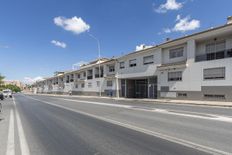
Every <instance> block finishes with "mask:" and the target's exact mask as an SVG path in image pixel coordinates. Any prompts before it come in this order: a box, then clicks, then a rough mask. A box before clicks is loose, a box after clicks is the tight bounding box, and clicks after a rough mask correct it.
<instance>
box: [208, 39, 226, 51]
mask: <svg viewBox="0 0 232 155" xmlns="http://www.w3.org/2000/svg"><path fill="white" fill-rule="evenodd" d="M205 49H206V53H215V52H220V51H224V50H225V49H226V42H225V41H220V42H214V43H210V44H206V47H205Z"/></svg>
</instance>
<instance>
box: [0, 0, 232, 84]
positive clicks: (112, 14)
mask: <svg viewBox="0 0 232 155" xmlns="http://www.w3.org/2000/svg"><path fill="white" fill-rule="evenodd" d="M0 3H1V4H0V54H1V60H0V73H1V74H3V75H5V76H6V78H7V79H19V80H22V81H25V78H26V80H27V81H28V80H29V81H30V80H31V81H33V80H34V78H36V77H37V78H38V77H47V76H51V75H52V74H53V72H54V71H58V70H70V69H71V68H72V65H73V64H75V63H78V62H81V61H85V62H88V61H91V60H93V59H95V58H97V57H98V54H97V44H96V41H95V40H94V39H93V38H91V37H90V36H89V35H88V33H91V34H93V35H94V36H95V37H97V38H98V39H99V40H100V44H101V55H102V56H103V57H112V56H120V55H122V54H126V53H128V52H132V51H134V50H135V49H136V46H138V45H141V44H145V45H155V44H159V43H161V42H163V41H164V40H165V38H167V37H170V38H177V37H181V36H183V35H186V34H191V33H194V32H198V31H202V30H205V29H207V28H209V27H215V26H219V25H222V24H225V23H226V18H227V16H230V15H232V10H231V6H232V1H231V0H213V1H212V0H98V1H96V0H33V1H32V0H20V1H19V0H1V2H0ZM55 19H56V20H55Z"/></svg>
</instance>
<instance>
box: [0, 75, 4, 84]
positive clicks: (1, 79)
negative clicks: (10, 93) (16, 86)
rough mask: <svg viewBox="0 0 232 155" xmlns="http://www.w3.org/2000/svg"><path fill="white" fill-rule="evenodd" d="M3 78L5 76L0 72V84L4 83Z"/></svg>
mask: <svg viewBox="0 0 232 155" xmlns="http://www.w3.org/2000/svg"><path fill="white" fill-rule="evenodd" d="M3 79H5V77H4V76H2V75H1V74H0V86H2V85H3V84H4V81H3Z"/></svg>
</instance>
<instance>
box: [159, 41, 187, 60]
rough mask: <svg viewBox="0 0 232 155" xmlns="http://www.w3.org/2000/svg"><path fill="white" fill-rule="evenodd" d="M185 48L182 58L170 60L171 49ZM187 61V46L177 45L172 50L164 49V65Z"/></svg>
mask: <svg viewBox="0 0 232 155" xmlns="http://www.w3.org/2000/svg"><path fill="white" fill-rule="evenodd" d="M181 47H183V48H184V53H183V56H182V57H178V58H171V59H170V58H169V50H171V49H176V48H181ZM186 59H187V44H183V45H177V46H173V47H170V48H164V49H162V64H168V63H174V62H181V61H185V60H186Z"/></svg>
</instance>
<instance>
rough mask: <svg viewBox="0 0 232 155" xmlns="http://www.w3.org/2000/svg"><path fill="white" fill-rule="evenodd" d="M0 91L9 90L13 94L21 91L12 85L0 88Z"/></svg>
mask: <svg viewBox="0 0 232 155" xmlns="http://www.w3.org/2000/svg"><path fill="white" fill-rule="evenodd" d="M0 89H2V90H3V89H10V90H12V91H13V92H16V93H17V92H20V91H21V89H20V88H19V87H18V86H16V85H12V84H8V85H5V86H1V87H0Z"/></svg>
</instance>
